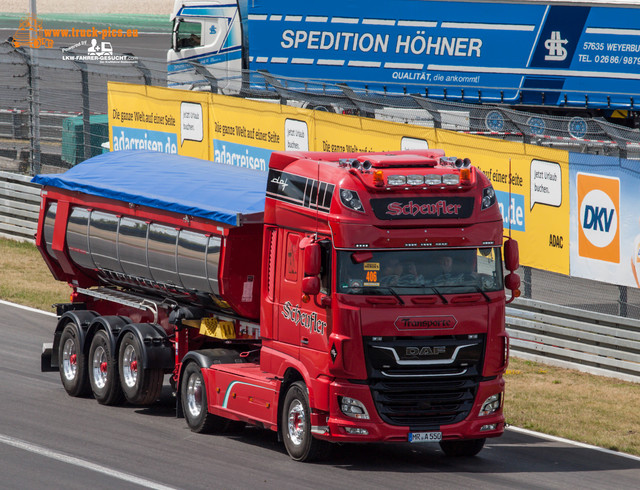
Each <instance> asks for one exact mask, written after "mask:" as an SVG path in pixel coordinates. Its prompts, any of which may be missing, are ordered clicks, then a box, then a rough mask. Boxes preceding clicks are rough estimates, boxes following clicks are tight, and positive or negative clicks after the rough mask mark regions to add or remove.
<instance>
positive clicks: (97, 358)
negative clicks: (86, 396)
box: [89, 330, 124, 405]
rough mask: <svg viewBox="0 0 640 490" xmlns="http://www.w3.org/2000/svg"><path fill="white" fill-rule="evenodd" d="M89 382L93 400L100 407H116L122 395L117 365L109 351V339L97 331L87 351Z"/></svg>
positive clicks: (104, 333)
mask: <svg viewBox="0 0 640 490" xmlns="http://www.w3.org/2000/svg"><path fill="white" fill-rule="evenodd" d="M89 382H90V383H91V391H93V396H94V398H95V399H96V400H97V401H98V403H100V404H102V405H118V404H120V403H122V401H123V400H124V394H123V393H122V389H121V387H120V379H119V378H118V365H117V363H116V360H115V359H114V356H113V352H112V351H111V344H110V342H109V337H108V336H107V334H106V332H105V331H104V330H99V331H98V332H96V334H95V335H94V337H93V340H92V341H91V348H90V349H89Z"/></svg>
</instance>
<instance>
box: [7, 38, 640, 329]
mask: <svg viewBox="0 0 640 490" xmlns="http://www.w3.org/2000/svg"><path fill="white" fill-rule="evenodd" d="M67 54H73V52H68V53H67ZM37 55H38V58H37V67H34V64H33V60H32V58H31V57H30V53H29V52H28V51H25V50H22V49H15V48H14V47H13V46H12V45H11V44H9V43H6V42H5V43H0V67H1V68H2V69H0V157H4V159H2V158H0V161H11V162H15V161H19V162H20V165H19V169H17V170H19V171H21V172H23V173H27V174H31V175H33V174H34V173H37V172H39V171H40V170H42V171H44V172H60V171H63V170H64V169H65V168H69V167H71V166H73V165H74V164H76V163H78V162H80V161H82V160H84V159H85V158H88V157H90V156H92V155H95V154H97V153H100V152H102V151H106V149H105V148H104V147H103V144H104V143H106V142H107V141H108V127H107V126H108V123H107V118H106V114H107V110H108V107H107V104H108V101H107V81H121V82H128V83H137V84H145V85H156V86H166V63H165V62H164V61H163V60H154V59H136V60H135V61H134V62H131V63H123V64H109V65H106V64H100V63H99V62H93V61H92V62H75V61H68V60H64V59H62V57H61V53H60V52H59V51H55V50H46V49H45V50H38V53H37ZM194 66H195V69H196V71H197V72H198V73H199V74H200V75H201V77H200V81H197V82H195V83H194V84H193V86H192V87H190V88H192V89H195V90H213V91H217V92H222V93H225V92H227V93H229V92H234V93H238V92H240V95H242V96H244V97H252V98H261V99H271V100H277V101H278V102H280V103H286V104H290V105H294V106H297V107H304V108H309V109H315V110H325V111H331V112H337V113H346V114H357V115H361V116H365V117H375V118H378V119H385V120H392V121H397V122H402V123H410V124H416V125H421V126H424V127H432V128H442V129H449V130H454V131H460V132H465V133H471V134H482V135H486V136H491V137H495V138H500V139H506V140H512V141H521V142H527V143H533V144H539V145H546V146H554V147H558V148H562V149H568V150H570V151H577V152H583V153H596V154H605V155H614V156H627V157H631V158H639V157H640V132H639V131H638V130H637V129H631V128H626V127H624V126H618V125H615V124H611V123H609V122H607V121H605V120H604V119H597V118H591V119H586V118H582V117H580V116H574V117H558V116H550V115H541V114H534V113H526V112H522V111H517V110H513V109H510V108H508V107H502V106H496V105H493V106H484V105H478V104H465V103H464V102H460V101H456V102H452V101H446V100H435V99H430V98H427V97H425V96H424V95H416V94H402V95H393V94H390V93H377V92H370V91H368V90H366V88H365V89H362V90H355V89H352V88H350V87H349V86H348V84H343V85H328V84H323V83H314V82H310V81H306V82H305V81H300V80H291V79H283V78H275V77H273V76H271V75H270V74H269V73H243V74H239V75H238V77H234V78H232V79H231V80H216V79H214V78H212V77H211V76H210V75H209V74H208V72H207V71H206V70H205V69H204V68H203V67H202V66H200V65H197V64H195V65H194ZM225 87H227V88H225ZM228 87H233V88H232V89H231V90H230V89H229V88H228ZM36 88H37V90H36ZM425 95H426V94H425ZM34 113H35V114H39V116H38V117H37V127H38V131H39V135H38V136H37V135H36V131H35V127H36V118H35V117H34ZM38 151H39V152H40V157H41V158H40V163H34V155H36V154H37V152H38ZM36 156H37V155H36ZM41 166H42V168H40V167H41ZM11 170H16V169H15V168H14V167H11ZM7 192H9V191H7ZM12 219H13V218H12ZM519 272H520V275H521V277H522V280H523V281H522V284H523V285H522V288H523V293H524V297H527V298H531V299H534V300H537V301H544V302H549V303H552V304H558V305H563V306H571V307H575V308H580V309H584V310H586V311H595V312H600V313H607V314H613V315H619V316H624V317H630V318H640V290H638V289H636V288H627V287H619V286H615V285H611V284H606V283H598V282H594V281H587V280H582V279H577V278H572V277H569V276H564V275H562V274H556V273H552V272H548V271H544V270H539V269H531V268H528V267H522V268H521V270H520V271H519Z"/></svg>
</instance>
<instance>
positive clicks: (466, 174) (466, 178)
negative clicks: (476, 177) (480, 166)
mask: <svg viewBox="0 0 640 490" xmlns="http://www.w3.org/2000/svg"><path fill="white" fill-rule="evenodd" d="M460 183H462V184H470V183H471V170H470V169H469V167H465V168H462V169H460Z"/></svg>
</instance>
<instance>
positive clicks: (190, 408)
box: [180, 362, 229, 433]
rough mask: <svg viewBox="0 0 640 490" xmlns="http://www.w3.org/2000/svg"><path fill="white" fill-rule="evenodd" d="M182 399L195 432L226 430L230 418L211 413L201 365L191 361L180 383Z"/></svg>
mask: <svg viewBox="0 0 640 490" xmlns="http://www.w3.org/2000/svg"><path fill="white" fill-rule="evenodd" d="M180 400H181V402H182V411H183V412H184V418H185V420H186V421H187V425H188V426H189V428H190V429H191V430H192V431H193V432H198V433H214V432H218V433H219V432H224V431H225V430H226V429H227V427H228V425H229V420H228V419H225V418H224V417H219V416H217V415H214V414H212V413H209V410H208V408H207V405H208V402H207V387H206V385H205V382H204V376H203V375H202V371H201V370H200V367H199V366H198V365H197V364H196V363H194V362H190V363H189V364H188V365H187V367H185V368H184V372H183V374H182V380H181V383H180Z"/></svg>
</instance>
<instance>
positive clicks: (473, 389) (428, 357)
mask: <svg viewBox="0 0 640 490" xmlns="http://www.w3.org/2000/svg"><path fill="white" fill-rule="evenodd" d="M365 351H366V356H367V367H368V370H369V384H370V388H371V394H372V396H373V400H374V402H375V405H376V409H377V411H378V415H380V417H381V418H382V419H383V420H384V421H385V422H387V423H389V424H392V425H407V426H410V427H411V428H415V429H417V428H437V427H439V426H440V425H446V424H454V423H457V422H460V421H461V420H463V419H464V418H466V417H467V415H468V414H469V412H470V410H471V407H472V406H473V402H474V400H475V396H476V393H477V388H478V383H479V381H480V377H481V372H482V369H481V367H482V359H483V352H484V336H482V335H477V336H474V338H470V337H469V336H467V335H462V336H448V337H428V338H425V337H421V338H418V337H415V338H406V337H403V338H384V339H382V341H379V340H377V341H375V342H374V341H373V340H372V339H371V338H366V339H365Z"/></svg>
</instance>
